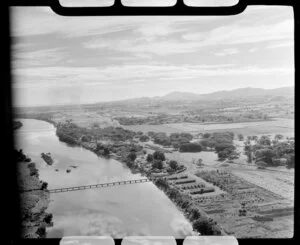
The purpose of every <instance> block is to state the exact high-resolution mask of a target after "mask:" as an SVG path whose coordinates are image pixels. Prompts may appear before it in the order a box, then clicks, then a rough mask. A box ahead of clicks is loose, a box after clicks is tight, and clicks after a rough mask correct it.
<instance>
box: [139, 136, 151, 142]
mask: <svg viewBox="0 0 300 245" xmlns="http://www.w3.org/2000/svg"><path fill="white" fill-rule="evenodd" d="M149 139H150V138H149V136H147V135H142V136H141V137H140V141H141V142H146V141H149Z"/></svg>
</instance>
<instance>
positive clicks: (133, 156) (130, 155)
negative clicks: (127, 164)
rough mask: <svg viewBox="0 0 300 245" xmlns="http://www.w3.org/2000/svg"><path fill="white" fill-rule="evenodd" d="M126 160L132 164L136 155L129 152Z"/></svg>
mask: <svg viewBox="0 0 300 245" xmlns="http://www.w3.org/2000/svg"><path fill="white" fill-rule="evenodd" d="M127 159H128V160H129V161H131V162H134V161H135V159H136V153H135V152H133V151H132V152H130V153H129V154H128V155H127Z"/></svg>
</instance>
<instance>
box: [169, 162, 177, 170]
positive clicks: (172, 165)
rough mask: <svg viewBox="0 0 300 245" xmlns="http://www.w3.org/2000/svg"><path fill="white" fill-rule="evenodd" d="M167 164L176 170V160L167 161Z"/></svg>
mask: <svg viewBox="0 0 300 245" xmlns="http://www.w3.org/2000/svg"><path fill="white" fill-rule="evenodd" d="M169 166H170V168H172V169H174V170H176V169H177V168H178V162H176V161H173V160H172V161H170V162H169Z"/></svg>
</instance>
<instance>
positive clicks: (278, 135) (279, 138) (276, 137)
mask: <svg viewBox="0 0 300 245" xmlns="http://www.w3.org/2000/svg"><path fill="white" fill-rule="evenodd" d="M274 139H275V140H282V139H283V135H281V134H276V135H275V137H274Z"/></svg>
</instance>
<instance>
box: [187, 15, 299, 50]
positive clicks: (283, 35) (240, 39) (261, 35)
mask: <svg viewBox="0 0 300 245" xmlns="http://www.w3.org/2000/svg"><path fill="white" fill-rule="evenodd" d="M293 31H294V22H293V20H284V21H281V22H279V23H276V24H274V25H271V24H269V25H259V26H239V25H236V24H233V25H227V26H222V27H218V28H215V29H213V30H212V31H210V32H209V33H207V34H206V35H205V38H204V33H203V32H199V33H192V34H186V35H183V38H184V39H185V40H188V41H197V40H198V41H199V42H198V43H199V46H202V47H204V46H211V45H234V44H246V43H259V42H265V41H272V40H285V39H289V40H290V39H292V38H293Z"/></svg>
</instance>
